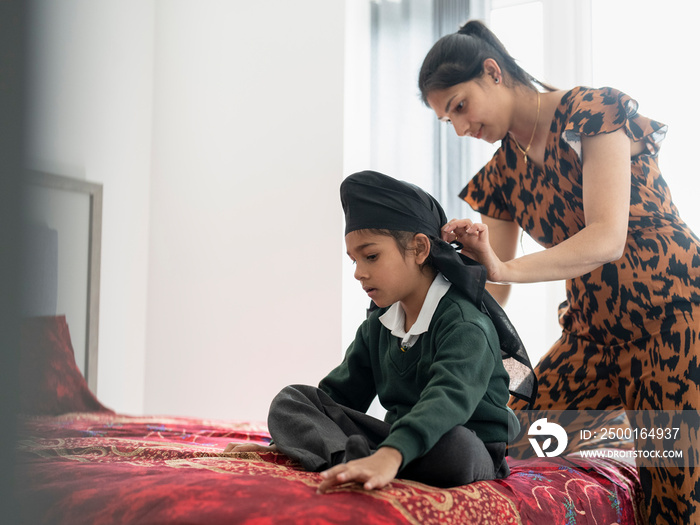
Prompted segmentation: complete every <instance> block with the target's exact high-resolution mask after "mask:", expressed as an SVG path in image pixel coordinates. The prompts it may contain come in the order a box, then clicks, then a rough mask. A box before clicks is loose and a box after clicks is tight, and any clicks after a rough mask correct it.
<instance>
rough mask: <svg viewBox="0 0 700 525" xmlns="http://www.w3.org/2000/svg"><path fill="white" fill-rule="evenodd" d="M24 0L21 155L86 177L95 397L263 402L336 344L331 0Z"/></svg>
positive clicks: (335, 72) (339, 46)
mask: <svg viewBox="0 0 700 525" xmlns="http://www.w3.org/2000/svg"><path fill="white" fill-rule="evenodd" d="M32 6H33V9H32V13H31V14H32V18H31V20H32V22H31V23H32V26H31V27H32V34H31V36H30V41H31V44H32V50H31V52H32V55H31V61H30V63H31V69H30V72H31V74H32V75H31V80H32V83H31V86H32V88H31V90H30V92H29V93H28V95H29V101H30V102H29V103H30V108H31V117H30V132H29V134H30V137H29V138H30V145H29V149H28V152H27V156H28V164H29V165H30V166H31V167H33V168H35V169H40V170H43V171H48V172H53V173H58V174H62V175H68V176H73V177H78V178H82V179H87V180H90V181H95V182H101V183H103V184H104V215H103V246H102V283H101V301H100V309H101V311H100V338H99V346H100V358H99V371H98V391H97V395H98V397H99V398H100V399H101V400H102V401H103V402H104V403H105V404H106V405H108V406H110V407H111V408H113V409H115V410H117V411H119V412H124V413H132V414H140V413H165V414H171V415H192V416H202V417H213V418H228V419H257V420H262V419H264V418H265V416H266V413H267V407H268V405H269V402H270V399H271V398H272V396H273V395H274V393H276V392H277V391H278V390H279V389H280V388H281V387H282V386H284V385H285V384H288V383H292V382H307V383H315V382H317V381H318V380H319V379H320V378H321V377H322V375H323V374H325V373H326V372H327V371H328V370H329V369H330V368H331V367H332V366H333V365H334V364H336V363H337V362H338V360H339V358H340V355H341V346H340V317H341V315H340V294H341V285H340V266H341V261H340V258H339V257H338V252H339V250H340V246H341V243H342V213H341V209H340V200H339V197H338V186H339V183H340V181H341V179H342V168H343V166H342V137H343V133H342V127H343V119H342V116H343V78H342V76H343V52H344V2H326V1H324V0H300V1H295V2H288V1H285V0H264V1H263V0H258V1H256V2H248V1H216V0H206V1H203V0H167V1H161V2H159V1H154V0H99V1H95V0H62V1H61V2H56V1H53V0H33V1H32Z"/></svg>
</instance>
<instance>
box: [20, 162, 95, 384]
mask: <svg viewBox="0 0 700 525" xmlns="http://www.w3.org/2000/svg"><path fill="white" fill-rule="evenodd" d="M23 181H24V185H23V186H24V187H23V190H24V192H23V198H24V202H23V205H22V210H23V213H22V215H23V221H22V223H23V232H22V292H21V312H22V315H23V316H25V317H36V316H55V315H65V316H66V321H67V322H68V325H69V327H70V331H71V339H72V341H73V349H74V352H75V359H76V364H77V365H78V368H79V369H80V371H81V372H82V373H83V375H84V376H85V378H86V380H87V383H88V386H89V387H90V390H91V391H92V392H93V393H96V391H97V343H98V328H99V299H100V255H101V240H102V185H101V184H97V183H93V182H87V181H84V180H80V179H75V178H71V177H65V176H61V175H54V174H50V173H43V172H38V171H27V172H26V173H25V176H24V179H23Z"/></svg>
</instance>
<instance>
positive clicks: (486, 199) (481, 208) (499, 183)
mask: <svg viewBox="0 0 700 525" xmlns="http://www.w3.org/2000/svg"><path fill="white" fill-rule="evenodd" d="M504 162H505V149H504V148H503V147H501V148H499V149H498V151H496V153H495V154H494V156H493V158H492V159H491V160H490V161H489V162H488V163H487V164H486V165H485V166H484V167H483V168H481V170H480V171H479V172H478V173H477V174H476V175H474V177H472V179H471V180H470V181H469V183H468V184H467V185H466V186H465V187H464V189H463V190H462V191H461V192H460V194H459V197H460V198H461V199H464V200H465V201H466V202H467V204H469V205H470V206H471V207H472V208H473V209H474V210H475V211H478V212H479V213H481V214H483V215H486V216H488V217H493V218H494V219H502V220H507V221H512V220H513V213H512V210H511V208H510V206H508V202H507V201H506V199H505V194H504V189H505V188H507V187H508V186H509V185H508V183H507V181H506V180H505V179H504V177H503V176H502V171H501V169H500V168H499V165H503V164H504Z"/></svg>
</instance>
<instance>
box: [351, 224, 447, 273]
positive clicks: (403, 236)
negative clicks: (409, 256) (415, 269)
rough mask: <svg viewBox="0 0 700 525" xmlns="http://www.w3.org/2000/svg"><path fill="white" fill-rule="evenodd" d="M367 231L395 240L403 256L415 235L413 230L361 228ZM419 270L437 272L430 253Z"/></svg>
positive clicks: (408, 249)
mask: <svg viewBox="0 0 700 525" xmlns="http://www.w3.org/2000/svg"><path fill="white" fill-rule="evenodd" d="M362 231H365V232H367V233H371V234H373V235H386V236H387V237H392V238H393V239H394V241H396V246H397V247H398V249H399V251H400V252H401V255H402V256H403V257H406V253H407V252H408V251H410V250H411V242H412V241H413V238H414V237H415V236H416V235H417V233H415V232H405V231H400V230H387V229H383V228H381V229H379V228H368V229H366V230H362ZM431 246H432V241H431ZM420 269H421V270H426V269H428V270H431V271H434V272H437V268H435V265H434V264H433V256H432V255H431V254H428V257H427V258H426V259H425V261H424V262H423V264H421V265H420Z"/></svg>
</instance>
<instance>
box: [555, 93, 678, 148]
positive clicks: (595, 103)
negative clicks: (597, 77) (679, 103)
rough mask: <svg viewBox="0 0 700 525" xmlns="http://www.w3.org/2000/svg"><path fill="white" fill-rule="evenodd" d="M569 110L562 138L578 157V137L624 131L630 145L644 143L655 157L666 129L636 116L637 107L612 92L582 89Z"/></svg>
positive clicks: (579, 144) (620, 95) (636, 104)
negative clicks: (630, 140)
mask: <svg viewBox="0 0 700 525" xmlns="http://www.w3.org/2000/svg"><path fill="white" fill-rule="evenodd" d="M575 99H576V100H577V101H578V103H577V104H576V106H575V107H573V108H572V112H571V115H570V116H569V118H568V122H567V124H566V126H565V128H564V130H563V131H562V138H563V139H564V141H565V142H566V143H567V144H569V146H571V147H572V148H573V149H574V150H575V151H576V152H577V153H578V155H579V157H580V156H581V136H582V135H583V136H586V137H590V136H594V135H599V134H601V133H612V132H613V131H617V130H618V129H620V128H624V130H625V132H626V133H627V136H628V137H630V138H631V139H632V140H633V141H635V142H639V141H643V142H644V144H645V146H646V149H647V153H648V154H650V155H656V154H657V153H658V151H659V147H660V145H661V141H662V140H663V139H664V137H665V136H666V130H667V126H666V125H665V124H662V123H661V122H657V121H655V120H651V119H649V118H647V117H645V116H643V115H640V114H639V113H637V108H638V107H639V104H638V103H637V101H636V100H634V99H633V98H632V97H630V96H629V95H627V94H625V93H622V92H620V91H618V90H616V89H613V88H609V87H607V88H601V89H584V90H583V91H582V96H581V97H575Z"/></svg>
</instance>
